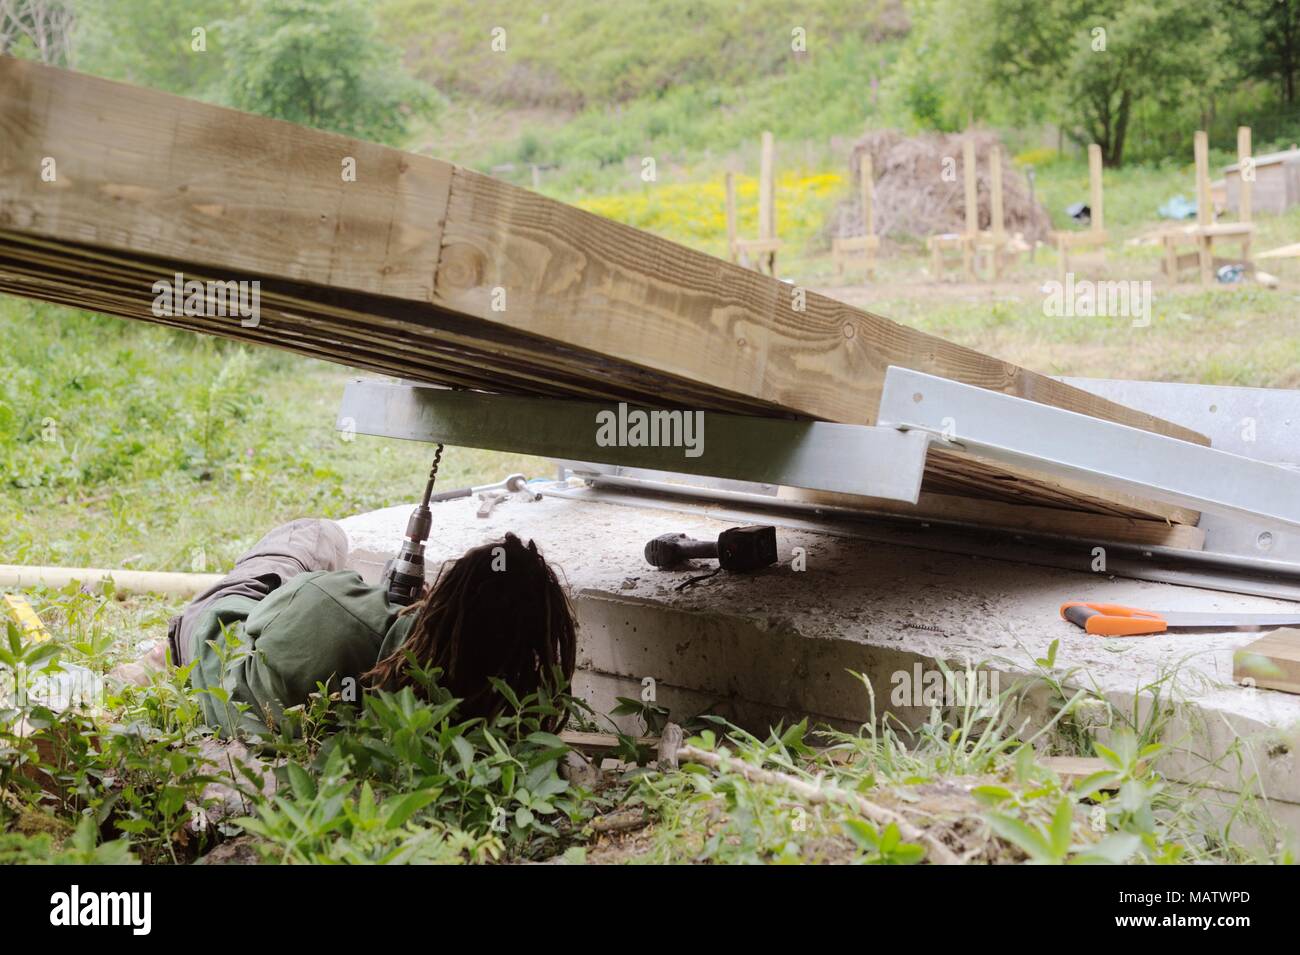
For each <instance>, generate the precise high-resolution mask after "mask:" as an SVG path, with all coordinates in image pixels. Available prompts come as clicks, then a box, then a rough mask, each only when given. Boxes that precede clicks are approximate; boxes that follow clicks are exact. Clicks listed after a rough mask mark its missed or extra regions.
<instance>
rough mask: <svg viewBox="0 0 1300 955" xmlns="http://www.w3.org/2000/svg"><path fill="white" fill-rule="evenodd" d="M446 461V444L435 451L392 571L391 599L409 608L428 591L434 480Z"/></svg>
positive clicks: (389, 580)
mask: <svg viewBox="0 0 1300 955" xmlns="http://www.w3.org/2000/svg"><path fill="white" fill-rule="evenodd" d="M440 461H442V445H441V444H440V445H438V450H437V451H435V452H434V453H433V467H431V468H430V469H429V481H428V483H427V484H425V485H424V497H423V498H421V499H420V503H419V504H418V505H416V508H415V510H413V511H412V512H411V517H410V519H409V520H407V522H406V537H405V538H403V540H402V549H401V550H400V551H398V554H397V559H396V560H394V561H393V563H392V565H391V568H390V569H389V571H388V602H389V603H392V604H398V605H400V606H403V607H408V606H410V605H411V604H413V603H415V601H416V600H418V599H419V597H420V594H421V592H422V591H423V590H424V542H425V541H427V540H428V539H429V529H430V528H431V527H432V526H433V514H432V513H431V512H430V511H429V498H430V496H432V494H433V482H434V481H435V480H436V479H437V477H438V464H439V462H440Z"/></svg>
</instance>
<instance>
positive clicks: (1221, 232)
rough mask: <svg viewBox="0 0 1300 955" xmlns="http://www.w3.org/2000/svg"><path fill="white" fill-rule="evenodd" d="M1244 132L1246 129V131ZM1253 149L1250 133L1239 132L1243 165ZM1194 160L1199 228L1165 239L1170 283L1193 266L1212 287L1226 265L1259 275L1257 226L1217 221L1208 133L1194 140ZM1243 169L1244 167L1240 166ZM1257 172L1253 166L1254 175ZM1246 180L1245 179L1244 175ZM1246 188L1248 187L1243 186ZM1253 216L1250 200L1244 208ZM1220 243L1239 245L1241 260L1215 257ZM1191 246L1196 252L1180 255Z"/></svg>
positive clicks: (1175, 232) (1179, 230) (1176, 231)
mask: <svg viewBox="0 0 1300 955" xmlns="http://www.w3.org/2000/svg"><path fill="white" fill-rule="evenodd" d="M1243 129H1244V127H1243ZM1243 147H1245V149H1246V150H1249V148H1250V131H1249V130H1245V134H1244V135H1243V133H1242V130H1240V129H1239V130H1238V131H1237V156H1238V162H1239V164H1240V163H1242V162H1248V161H1249V159H1250V157H1249V155H1243V153H1242V149H1243ZM1192 151H1193V158H1194V159H1195V161H1196V224H1195V225H1189V226H1185V227H1183V228H1174V229H1170V230H1169V231H1167V232H1165V233H1164V234H1163V235H1162V236H1161V241H1162V243H1163V245H1164V268H1165V272H1166V274H1167V275H1168V276H1169V277H1170V279H1172V280H1174V281H1177V279H1178V275H1179V273H1180V272H1181V271H1182V270H1183V269H1185V268H1188V267H1190V266H1193V265H1194V266H1196V269H1197V273H1198V275H1199V276H1200V280H1201V284H1202V285H1204V286H1207V287H1208V286H1210V285H1211V284H1213V282H1214V278H1215V273H1216V270H1217V269H1218V268H1219V267H1221V266H1224V265H1240V266H1242V267H1243V269H1244V270H1245V273H1246V274H1247V275H1250V276H1253V275H1254V274H1255V263H1254V261H1253V260H1252V259H1251V256H1250V246H1251V238H1252V236H1253V235H1254V231H1255V226H1254V223H1252V222H1251V221H1250V220H1249V218H1243V219H1242V220H1241V221H1239V222H1216V221H1215V217H1214V196H1213V194H1212V192H1211V189H1210V144H1209V138H1208V136H1207V135H1206V133H1205V130H1203V129H1198V130H1197V131H1196V134H1195V136H1194V137H1193V140H1192ZM1239 168H1240V166H1239ZM1244 171H1245V170H1244V169H1242V172H1243V174H1244ZM1253 174H1254V168H1253V166H1251V175H1252V176H1253ZM1243 180H1244V175H1243ZM1242 185H1243V187H1244V186H1245V183H1244V181H1243V183H1242ZM1244 208H1245V210H1246V211H1247V215H1249V199H1247V204H1246V206H1245V207H1244ZM1216 242H1236V243H1238V246H1239V248H1240V252H1241V254H1240V256H1239V257H1238V258H1221V257H1216V256H1215V254H1214V246H1215V243H1216ZM1185 244H1191V245H1192V246H1193V247H1194V249H1195V251H1193V252H1191V253H1187V254H1180V252H1179V246H1180V245H1185Z"/></svg>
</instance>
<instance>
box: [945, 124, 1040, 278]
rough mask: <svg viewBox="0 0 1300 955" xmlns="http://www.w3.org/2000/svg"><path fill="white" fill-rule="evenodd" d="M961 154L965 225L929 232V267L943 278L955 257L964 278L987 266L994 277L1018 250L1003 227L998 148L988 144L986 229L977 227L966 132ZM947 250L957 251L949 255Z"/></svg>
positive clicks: (972, 159) (970, 144)
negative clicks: (987, 210) (943, 231)
mask: <svg viewBox="0 0 1300 955" xmlns="http://www.w3.org/2000/svg"><path fill="white" fill-rule="evenodd" d="M961 154H962V160H961V164H962V199H963V203H964V206H965V213H966V222H965V228H964V229H963V231H961V232H947V233H943V234H940V235H932V236H930V238H929V239H928V240H927V241H926V244H927V246H928V247H929V249H930V271H931V272H932V273H933V275H934V277H935V278H936V279H943V277H944V276H945V274H946V273H947V272H948V271H949V269H950V266H951V267H955V265H956V261H957V260H958V258H959V259H960V262H961V269H962V272H963V273H964V274H965V276H966V277H967V278H968V279H972V280H974V279H976V278H979V275H980V272H981V271H982V270H984V269H985V268H987V272H988V274H989V276H990V277H991V278H993V279H994V280H996V279H998V278H1000V277H1001V276H1002V270H1003V269H1004V268H1005V266H1006V265H1007V263H1008V262H1009V261H1010V260H1011V258H1012V256H1013V255H1015V254H1016V253H1017V252H1018V251H1021V250H1022V249H1017V248H1016V244H1015V243H1014V242H1013V241H1012V237H1011V236H1009V235H1008V234H1007V229H1006V216H1005V214H1004V212H1003V193H1002V148H1001V147H1000V146H997V145H993V146H990V147H989V155H988V163H989V228H988V229H986V230H981V229H980V227H979V183H978V180H977V177H976V166H975V162H976V160H975V140H974V139H973V138H972V137H971V136H970V135H967V136H965V137H964V138H963V139H962V144H961ZM1017 238H1018V237H1017ZM951 253H956V254H957V255H956V256H953V255H952V254H951Z"/></svg>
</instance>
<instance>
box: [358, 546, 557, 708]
mask: <svg viewBox="0 0 1300 955" xmlns="http://www.w3.org/2000/svg"><path fill="white" fill-rule="evenodd" d="M408 610H410V611H412V612H413V613H415V615H416V616H415V623H414V624H413V625H412V627H411V632H410V634H409V635H408V636H407V638H406V642H405V643H404V644H403V645H402V646H400V647H398V648H397V651H396V652H395V653H393V654H391V655H390V656H387V657H385V658H384V659H382V660H380V661H379V662H378V663H376V664H375V666H374V668H373V669H372V670H370V671H369V672H367V673H366V674H364V675H363V679H364V680H366V681H367V682H368V683H369V685H370V686H371V687H374V688H378V689H384V690H399V689H401V688H402V687H405V686H410V687H412V688H413V689H414V690H415V692H416V693H417V694H420V695H424V693H425V688H424V686H423V685H422V683H421V682H420V681H418V680H416V679H415V678H414V677H413V675H412V674H411V673H410V671H409V666H410V663H411V662H412V661H411V660H408V655H409V657H411V658H413V660H414V663H415V664H416V665H417V666H419V667H420V668H421V669H426V670H427V669H432V668H434V667H437V668H440V669H441V670H442V676H441V677H440V678H439V685H440V686H442V687H443V688H444V689H446V690H448V691H449V692H450V693H451V694H452V695H453V696H456V697H459V698H460V699H461V701H462V702H461V704H460V707H459V710H460V713H461V715H462V716H467V717H475V716H479V717H484V718H490V717H491V716H493V715H495V714H497V713H498V712H500V711H501V709H502V708H503V706H504V705H505V702H506V701H505V700H504V699H503V698H502V697H501V695H500V694H499V693H498V692H497V691H496V689H495V688H494V687H493V686H492V684H491V682H490V681H489V678H490V677H499V678H500V679H501V680H503V681H504V682H505V683H506V684H507V685H508V686H509V687H510V688H511V689H512V690H513V691H514V693H515V695H516V696H518V697H519V698H520V699H522V698H523V697H525V696H527V695H529V694H531V693H535V692H537V691H538V690H540V689H543V688H544V687H545V688H547V689H549V690H552V691H554V690H558V689H562V688H563V687H560V686H556V685H555V683H556V681H557V680H562V681H563V683H564V685H565V686H566V687H567V684H568V682H569V681H570V680H571V679H572V677H573V667H574V656H575V652H576V649H575V645H576V642H577V641H576V633H575V630H576V628H575V625H574V621H573V609H572V608H571V607H570V605H569V600H568V598H567V597H566V596H565V593H564V589H563V588H562V587H561V586H560V582H559V580H558V579H557V578H556V575H555V571H554V570H553V569H552V568H551V567H550V566H549V565H548V564H547V563H546V561H545V559H544V558H543V557H542V555H541V554H540V553H538V550H537V545H536V544H535V543H534V542H533V541H531V540H530V541H529V542H528V544H527V545H525V544H524V543H523V542H522V541H521V540H520V539H519V538H518V537H516V536H515V535H514V534H506V536H505V537H504V538H503V539H501V540H499V541H495V542H493V543H488V544H484V545H482V546H481V547H474V548H472V549H470V550H468V551H466V552H465V553H464V554H463V555H462V556H460V557H459V558H457V559H456V560H454V561H449V562H447V563H445V564H443V565H442V567H441V568H440V569H439V571H438V577H437V579H436V580H435V581H434V583H433V586H432V587H431V588H430V589H429V592H428V594H427V595H426V596H425V597H424V599H423V600H421V601H420V602H419V603H418V604H414V605H413V606H412V607H410V608H408ZM566 719H567V713H566V714H564V715H561V716H560V717H559V718H558V719H555V718H552V719H551V720H550V723H551V725H550V727H549V728H550V729H552V730H558V729H559V728H560V727H561V726H562V725H563V724H564V722H565V720H566Z"/></svg>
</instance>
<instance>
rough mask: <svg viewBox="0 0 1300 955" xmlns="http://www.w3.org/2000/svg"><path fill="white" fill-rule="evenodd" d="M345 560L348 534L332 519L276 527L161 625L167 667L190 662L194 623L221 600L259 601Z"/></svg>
mask: <svg viewBox="0 0 1300 955" xmlns="http://www.w3.org/2000/svg"><path fill="white" fill-rule="evenodd" d="M347 557H348V535H347V534H346V533H344V531H343V528H341V527H339V526H338V525H337V524H335V523H334V522H333V521H326V520H319V519H316V518H302V519H300V520H296V521H290V522H289V523H288V524H281V525H280V526H279V527H277V528H275V529H274V530H273V531H271V532H270V533H268V534H267V535H266V536H265V537H263V538H262V539H261V540H260V541H258V542H257V543H256V544H254V545H253V547H252V549H251V550H249V551H248V553H246V554H244V556H242V557H240V558H239V560H237V561H235V566H234V568H233V569H232V570H231V571H230V573H229V574H227V575H226V576H225V577H224V578H222V579H221V580H219V581H217V583H215V584H213V585H212V586H211V587H209V588H208V589H207V590H205V591H203V593H201V594H199V595H198V596H197V597H195V598H194V601H193V602H192V603H191V604H190V605H189V606H188V607H186V608H185V609H184V610H183V611H182V612H181V615H180V616H179V617H173V618H172V619H171V622H170V623H168V625H167V643H168V646H169V647H170V649H171V658H172V663H173V664H175V665H176V666H184V665H185V664H186V663H189V662H190V659H191V657H192V653H191V649H192V648H191V646H190V644H191V640H190V635H191V634H192V633H193V632H194V625H195V623H197V622H198V620H199V619H200V618H201V617H202V616H203V614H205V613H206V612H207V611H208V608H209V607H211V606H212V605H213V604H214V603H216V602H217V601H218V600H220V599H221V598H222V597H231V596H239V597H249V598H251V599H252V600H261V599H262V598H264V597H265V596H266V595H267V594H269V593H270V592H271V591H272V590H275V589H276V588H277V587H279V586H280V585H281V584H283V583H284V582H285V581H286V580H288V579H289V578H290V577H294V576H296V575H298V574H304V573H311V572H312V571H317V570H341V569H342V568H343V565H344V563H345V562H346V561H347Z"/></svg>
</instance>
